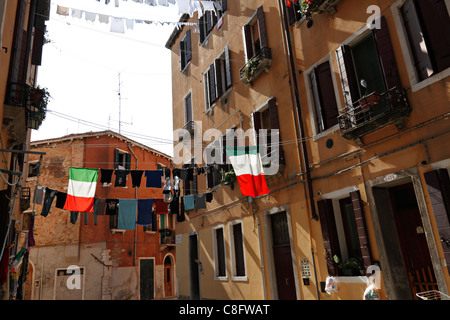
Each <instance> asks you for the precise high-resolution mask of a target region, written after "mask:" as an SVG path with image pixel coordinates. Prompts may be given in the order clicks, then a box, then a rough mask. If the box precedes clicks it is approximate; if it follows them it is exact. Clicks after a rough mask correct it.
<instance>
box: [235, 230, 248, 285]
mask: <svg viewBox="0 0 450 320" xmlns="http://www.w3.org/2000/svg"><path fill="white" fill-rule="evenodd" d="M233 237H234V255H235V264H236V266H235V267H236V274H235V275H236V276H245V267H244V248H243V245H242V225H241V223H237V224H235V225H233Z"/></svg>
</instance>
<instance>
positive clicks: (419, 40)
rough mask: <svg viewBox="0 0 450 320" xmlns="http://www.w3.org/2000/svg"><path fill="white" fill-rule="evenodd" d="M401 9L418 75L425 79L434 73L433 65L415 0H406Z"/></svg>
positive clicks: (420, 78)
mask: <svg viewBox="0 0 450 320" xmlns="http://www.w3.org/2000/svg"><path fill="white" fill-rule="evenodd" d="M400 11H401V13H402V17H403V24H404V26H405V30H406V33H407V35H408V41H409V47H410V48H411V51H412V55H413V58H414V66H415V68H416V71H417V75H418V77H419V80H424V79H426V78H428V77H429V76H431V75H432V74H433V66H432V65H431V60H430V56H429V55H428V48H427V46H426V43H425V39H424V33H423V31H422V26H421V24H420V22H419V16H418V14H417V9H416V6H415V4H414V1H413V0H406V2H405V4H404V5H403V6H402V7H401V10H400Z"/></svg>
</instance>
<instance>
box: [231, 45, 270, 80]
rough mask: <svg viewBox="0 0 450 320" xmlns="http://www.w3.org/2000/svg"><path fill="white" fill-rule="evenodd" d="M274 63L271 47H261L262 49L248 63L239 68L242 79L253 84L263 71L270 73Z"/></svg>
mask: <svg viewBox="0 0 450 320" xmlns="http://www.w3.org/2000/svg"><path fill="white" fill-rule="evenodd" d="M271 65H272V53H271V50H270V48H261V50H260V51H259V52H258V53H257V54H256V55H255V56H253V58H251V59H249V60H248V61H247V63H246V64H245V65H244V66H243V67H242V68H241V69H240V70H239V74H240V79H241V82H242V83H243V84H248V85H252V83H253V81H255V80H256V79H257V78H258V77H259V76H260V75H261V74H262V73H263V72H266V73H268V72H269V68H270V66H271Z"/></svg>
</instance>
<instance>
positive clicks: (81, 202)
mask: <svg viewBox="0 0 450 320" xmlns="http://www.w3.org/2000/svg"><path fill="white" fill-rule="evenodd" d="M97 178H98V169H85V168H70V172H69V188H68V190H67V198H66V203H65V205H64V208H63V209H66V210H69V211H77V212H93V211H94V198H95V189H96V187H97Z"/></svg>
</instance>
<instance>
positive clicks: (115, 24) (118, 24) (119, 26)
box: [110, 17, 125, 33]
mask: <svg viewBox="0 0 450 320" xmlns="http://www.w3.org/2000/svg"><path fill="white" fill-rule="evenodd" d="M110 31H111V32H116V33H125V27H124V19H123V18H117V17H111V28H110Z"/></svg>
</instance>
